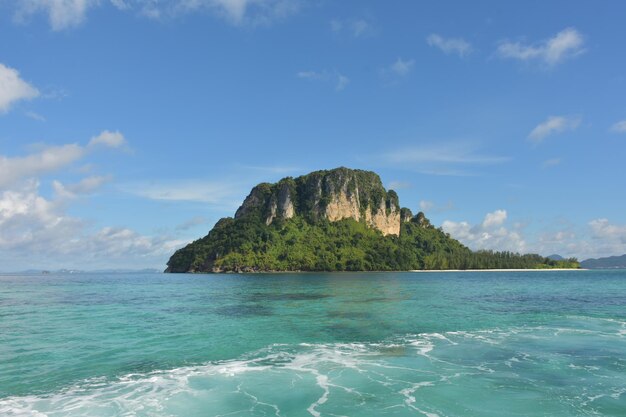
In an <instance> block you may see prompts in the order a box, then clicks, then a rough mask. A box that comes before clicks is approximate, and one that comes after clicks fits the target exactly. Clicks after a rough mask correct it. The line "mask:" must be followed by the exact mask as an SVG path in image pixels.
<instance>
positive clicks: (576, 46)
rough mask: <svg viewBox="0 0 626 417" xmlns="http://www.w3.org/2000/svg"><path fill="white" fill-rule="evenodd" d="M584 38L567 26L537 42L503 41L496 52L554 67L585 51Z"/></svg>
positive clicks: (500, 54) (510, 57)
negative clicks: (552, 35)
mask: <svg viewBox="0 0 626 417" xmlns="http://www.w3.org/2000/svg"><path fill="white" fill-rule="evenodd" d="M584 43H585V42H584V38H583V36H582V35H581V34H580V32H578V31H577V30H576V29H574V28H567V29H565V30H562V31H561V32H559V33H557V34H556V35H555V36H554V37H552V38H550V39H547V40H545V41H543V42H540V43H537V44H530V45H529V44H524V43H521V42H511V41H503V42H501V43H500V45H499V46H498V50H497V54H498V55H499V56H500V57H501V58H508V59H516V60H518V61H525V62H529V61H538V62H542V63H543V64H545V65H547V66H549V67H554V66H555V65H557V64H559V63H561V62H563V61H564V60H566V59H568V58H572V57H575V56H578V55H580V54H582V53H584V52H585V49H584Z"/></svg>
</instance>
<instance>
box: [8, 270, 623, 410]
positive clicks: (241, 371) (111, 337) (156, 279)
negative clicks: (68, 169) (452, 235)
mask: <svg viewBox="0 0 626 417" xmlns="http://www.w3.org/2000/svg"><path fill="white" fill-rule="evenodd" d="M0 415H2V416H22V415H24V416H222V415H233V416H311V415H313V416H332V415H345V416H386V415H393V416H416V415H417V416H421V415H424V416H429V417H434V416H441V417H444V416H450V417H452V416H494V417H495V416H498V417H502V416H551V417H556V416H568V417H571V416H625V415H626V271H577V272H515V273H512V272H511V273H499V272H489V273H484V272H483V273H481V272H475V273H474V272H472V273H385V274H374V273H367V274H357V273H354V274H349V273H344V274H280V275H227V276H224V275H161V274H154V275H140V274H137V275H105V274H103V275H94V274H86V275H58V276H54V275H50V276H0Z"/></svg>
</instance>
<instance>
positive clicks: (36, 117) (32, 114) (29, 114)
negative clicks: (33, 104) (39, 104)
mask: <svg viewBox="0 0 626 417" xmlns="http://www.w3.org/2000/svg"><path fill="white" fill-rule="evenodd" d="M24 115H25V116H26V117H28V118H30V119H33V120H37V121H38V122H45V121H46V118H45V117H43V116H42V115H41V114H39V113H35V112H34V111H27V112H26V113H24Z"/></svg>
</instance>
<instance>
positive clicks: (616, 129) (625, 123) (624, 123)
mask: <svg viewBox="0 0 626 417" xmlns="http://www.w3.org/2000/svg"><path fill="white" fill-rule="evenodd" d="M611 132H613V133H626V120H620V121H619V122H617V123H615V124H613V126H611Z"/></svg>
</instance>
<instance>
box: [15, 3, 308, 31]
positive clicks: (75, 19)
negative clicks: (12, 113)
mask: <svg viewBox="0 0 626 417" xmlns="http://www.w3.org/2000/svg"><path fill="white" fill-rule="evenodd" d="M107 3H110V4H112V5H113V7H115V8H116V9H117V10H119V11H125V12H128V11H136V12H138V13H139V15H142V16H145V17H148V18H152V19H159V18H162V17H164V16H168V17H176V16H179V15H182V14H188V13H195V12H202V11H208V12H210V13H212V14H215V15H217V16H219V17H222V18H224V19H225V20H227V21H228V22H230V23H232V24H234V25H252V26H257V25H267V24H270V23H271V22H273V21H275V20H280V19H283V18H285V17H287V16H289V15H291V14H294V13H296V12H297V11H298V10H299V9H300V6H301V0H110V2H106V1H103V0H17V3H16V6H15V14H14V18H15V20H16V21H18V22H24V21H25V20H27V19H28V18H30V17H31V16H32V15H35V14H38V13H44V14H47V15H48V20H49V22H50V26H51V27H52V29H53V30H56V31H58V30H63V29H68V28H72V27H76V26H78V25H80V24H81V23H83V21H84V20H85V18H86V15H87V12H88V10H89V9H92V8H95V7H98V6H101V5H103V4H107Z"/></svg>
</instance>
